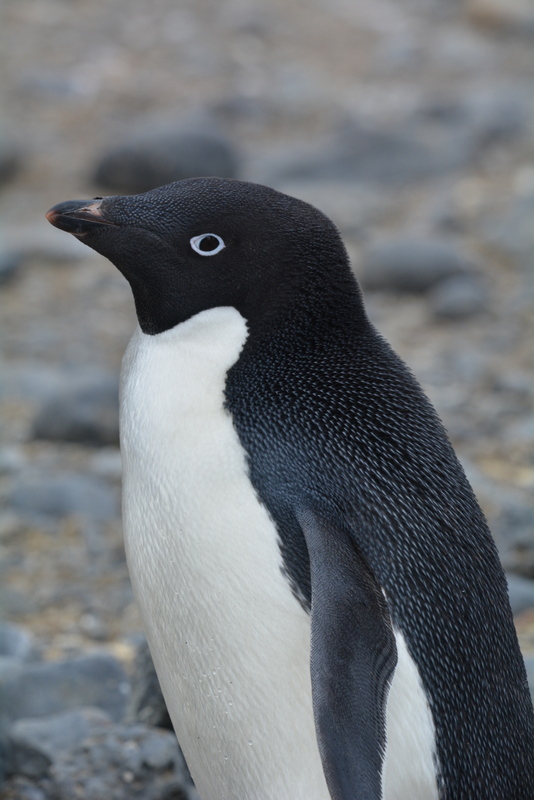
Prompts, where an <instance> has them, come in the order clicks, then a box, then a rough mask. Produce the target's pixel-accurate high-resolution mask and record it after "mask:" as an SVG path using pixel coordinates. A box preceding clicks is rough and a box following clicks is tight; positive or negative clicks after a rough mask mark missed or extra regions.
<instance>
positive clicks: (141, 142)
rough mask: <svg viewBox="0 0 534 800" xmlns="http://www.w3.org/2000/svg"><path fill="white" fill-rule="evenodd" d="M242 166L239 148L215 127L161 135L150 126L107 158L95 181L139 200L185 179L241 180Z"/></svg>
mask: <svg viewBox="0 0 534 800" xmlns="http://www.w3.org/2000/svg"><path fill="white" fill-rule="evenodd" d="M239 161H240V159H239V156H238V153H237V150H236V148H235V147H234V145H233V144H232V143H231V142H230V141H229V139H227V137H226V136H224V135H223V134H222V133H220V132H219V131H217V129H216V127H215V126H214V125H213V121H212V122H211V123H206V124H195V125H193V126H190V127H184V126H172V127H171V126H165V127H164V128H163V129H159V128H158V127H157V126H152V125H150V126H146V127H144V128H142V129H141V130H140V131H138V132H136V133H135V134H134V135H133V136H129V137H126V138H125V140H124V142H122V143H121V144H120V145H119V146H114V147H112V148H111V149H110V150H109V151H108V152H107V153H104V155H103V156H102V157H101V159H100V161H99V162H98V163H97V165H96V167H95V169H94V172H93V175H92V181H93V183H95V184H97V185H98V186H102V187H105V188H106V189H111V190H113V191H116V192H121V193H122V192H124V193H132V194H136V193H138V192H146V191H148V190H149V189H153V188H155V187H156V186H161V185H163V184H166V183H172V182H173V181H179V180H183V179H184V178H194V177H203V176H211V175H215V176H217V177H219V178H237V177H238V173H239Z"/></svg>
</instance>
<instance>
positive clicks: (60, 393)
mask: <svg viewBox="0 0 534 800" xmlns="http://www.w3.org/2000/svg"><path fill="white" fill-rule="evenodd" d="M32 435H33V437H34V438H36V439H52V440H54V441H66V442H81V443H82V444H93V445H109V444H118V441H119V382H118V378H117V377H116V376H115V375H111V374H109V373H107V372H101V373H98V372H97V371H94V373H93V374H91V375H87V376H85V375H72V374H69V373H64V374H63V376H62V379H61V380H59V385H58V388H57V390H56V391H55V392H54V393H53V394H51V395H50V396H49V397H48V398H47V400H46V402H45V403H44V405H43V406H42V408H41V409H40V410H39V412H38V413H37V415H36V417H35V420H34V422H33V426H32Z"/></svg>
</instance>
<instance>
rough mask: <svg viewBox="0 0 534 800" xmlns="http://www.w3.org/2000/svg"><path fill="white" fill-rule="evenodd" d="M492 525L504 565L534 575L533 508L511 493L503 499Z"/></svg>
mask: <svg viewBox="0 0 534 800" xmlns="http://www.w3.org/2000/svg"><path fill="white" fill-rule="evenodd" d="M491 529H492V532H493V534H494V536H495V541H496V542H497V545H498V547H499V552H500V556H501V561H502V564H503V566H504V568H505V569H506V570H507V571H510V572H517V573H519V574H520V575H523V576H525V577H527V578H534V532H533V526H532V509H531V508H529V507H528V506H527V505H525V504H523V503H521V502H519V501H515V500H514V499H513V498H512V497H511V496H510V497H509V498H508V499H507V500H505V499H504V498H503V501H502V502H501V503H500V511H499V513H498V515H497V516H496V517H495V518H493V519H492V520H491Z"/></svg>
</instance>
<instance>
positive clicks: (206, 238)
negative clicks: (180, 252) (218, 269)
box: [189, 233, 226, 256]
mask: <svg viewBox="0 0 534 800" xmlns="http://www.w3.org/2000/svg"><path fill="white" fill-rule="evenodd" d="M189 244H190V245H191V247H192V248H193V250H194V251H195V253H198V254H199V256H214V255H215V253H220V251H221V250H222V249H223V248H224V247H226V245H225V244H224V242H223V240H222V239H221V237H220V236H217V234H216V233H201V234H200V236H193V238H192V239H190V240H189Z"/></svg>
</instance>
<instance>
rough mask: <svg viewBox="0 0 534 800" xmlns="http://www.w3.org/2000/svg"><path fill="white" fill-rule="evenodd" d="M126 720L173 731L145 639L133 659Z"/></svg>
mask: <svg viewBox="0 0 534 800" xmlns="http://www.w3.org/2000/svg"><path fill="white" fill-rule="evenodd" d="M126 720H127V721H128V722H130V723H135V722H141V723H143V724H144V725H151V726H155V727H158V728H166V729H167V730H170V731H172V730H173V726H172V722H171V719H170V717H169V712H168V711H167V706H166V705H165V700H164V699H163V694H162V692H161V688H160V685H159V680H158V676H157V675H156V670H155V668H154V663H153V661H152V656H151V655H150V650H149V648H148V644H147V641H146V639H145V640H144V641H142V642H141V644H140V645H139V648H138V650H137V653H136V657H135V665H134V672H133V675H132V691H131V694H130V702H129V703H128V710H127V712H126Z"/></svg>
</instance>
